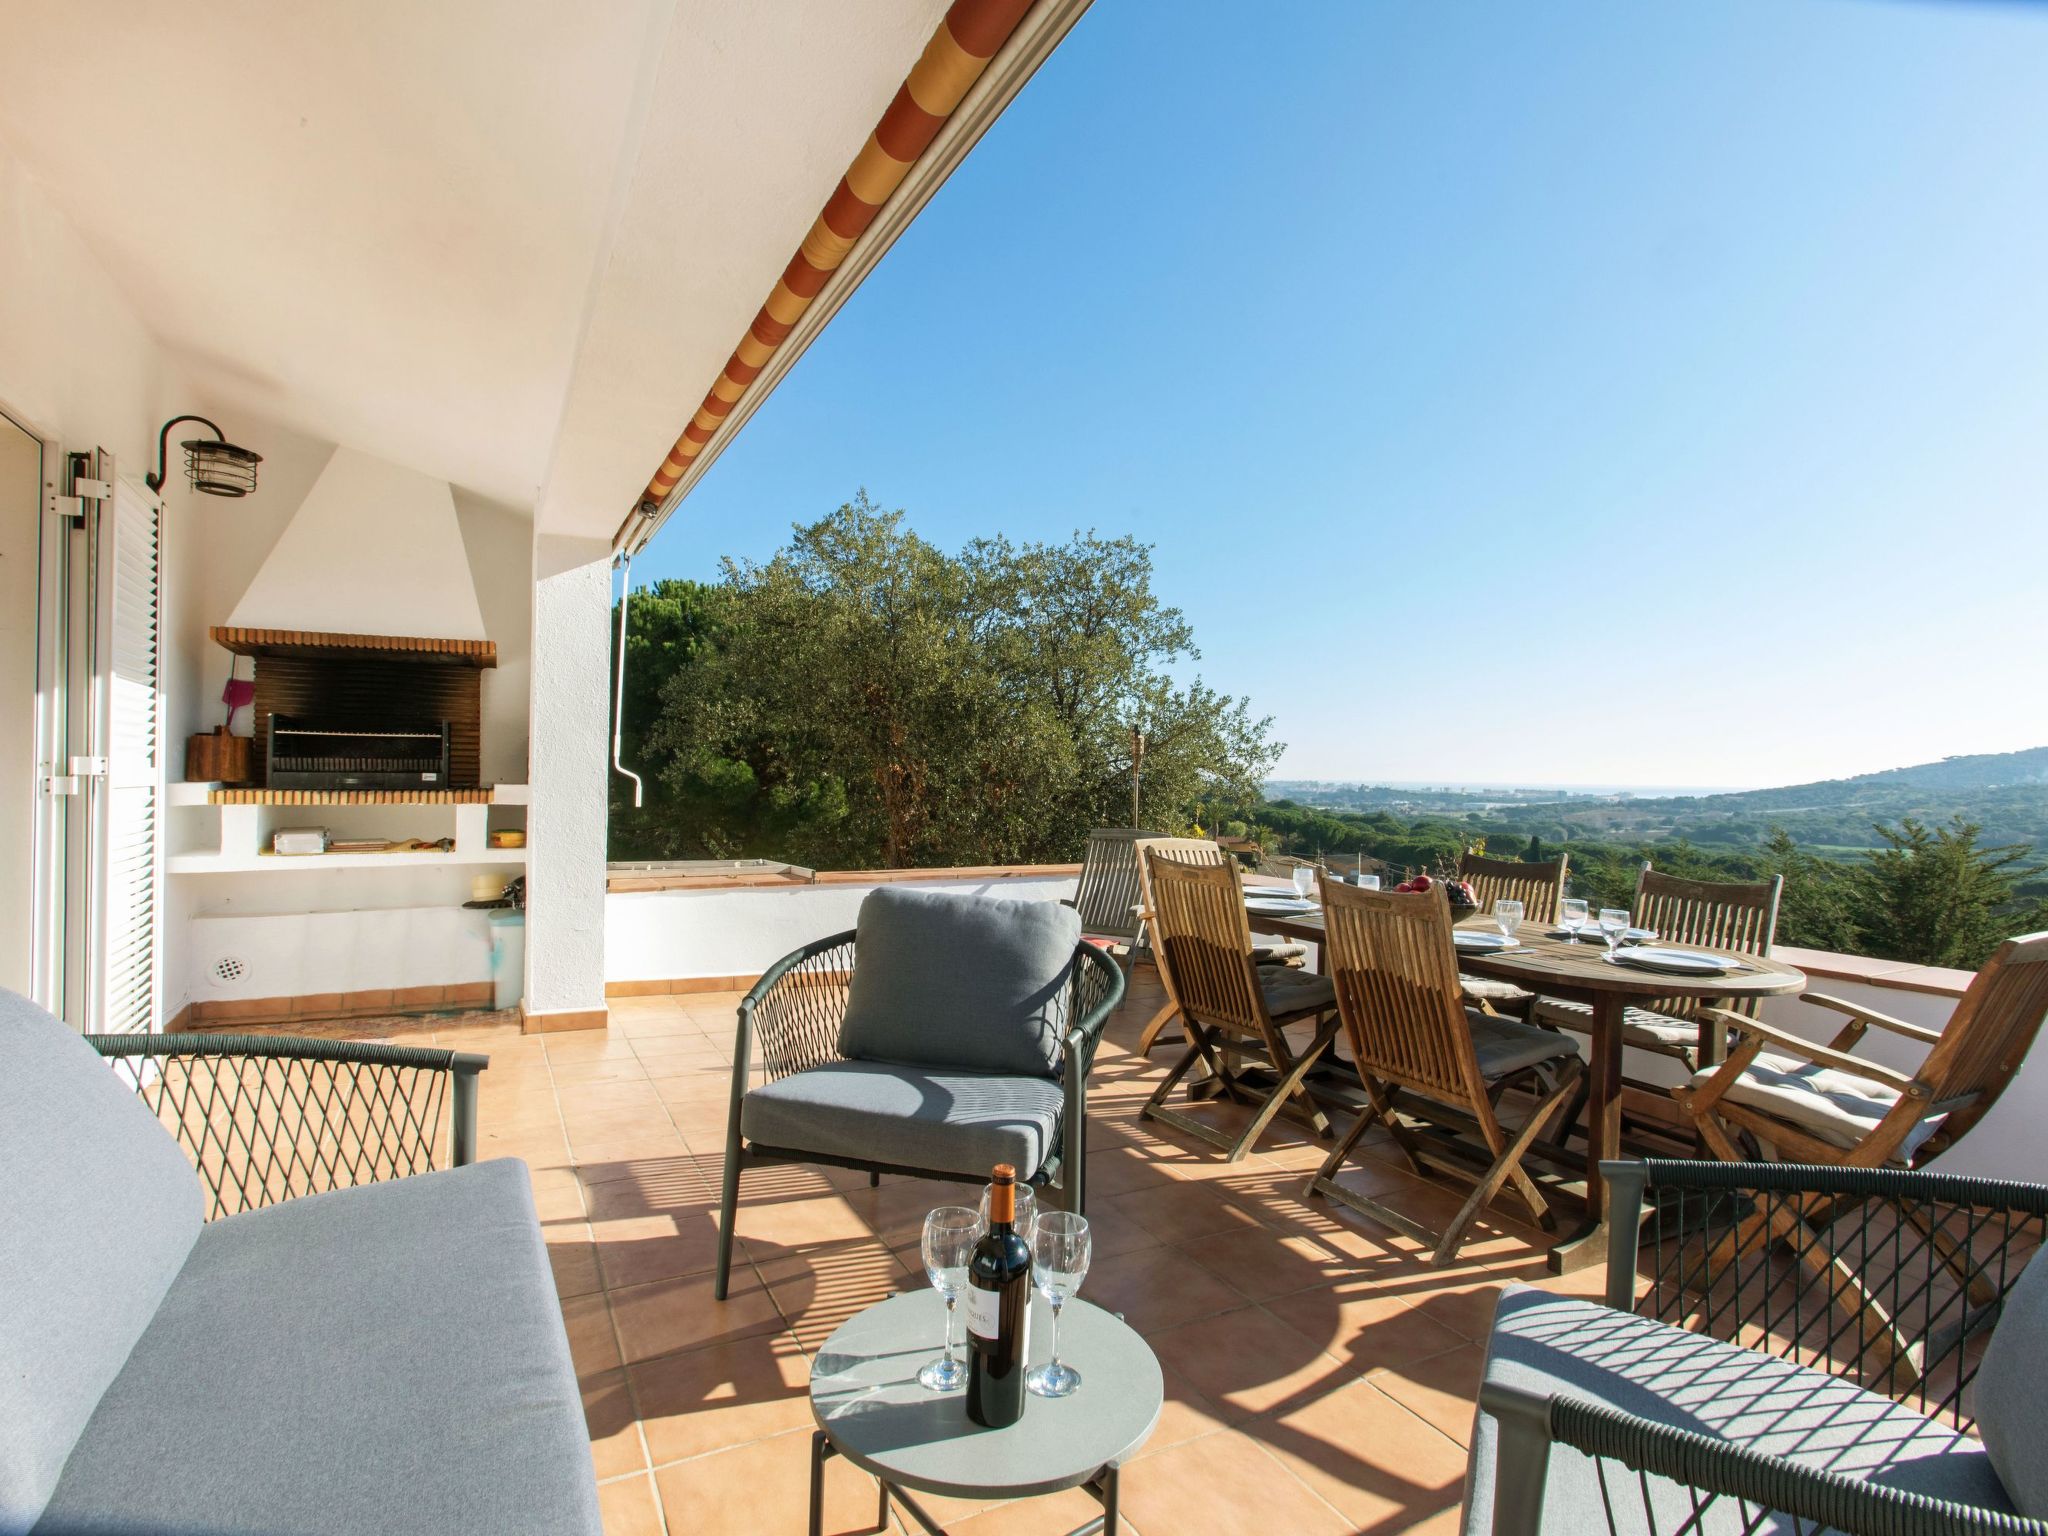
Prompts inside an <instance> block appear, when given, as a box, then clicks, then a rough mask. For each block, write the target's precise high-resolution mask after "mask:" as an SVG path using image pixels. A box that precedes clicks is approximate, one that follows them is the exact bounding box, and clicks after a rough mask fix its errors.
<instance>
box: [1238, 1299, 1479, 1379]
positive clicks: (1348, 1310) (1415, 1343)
mask: <svg viewBox="0 0 2048 1536" xmlns="http://www.w3.org/2000/svg"><path fill="white" fill-rule="evenodd" d="M1265 1305H1266V1309H1267V1310H1268V1311H1269V1312H1271V1313H1272V1314H1273V1315H1274V1316H1275V1317H1277V1318H1279V1319H1280V1320H1281V1321H1282V1322H1284V1323H1286V1324H1287V1325H1288V1326H1289V1327H1291V1328H1294V1329H1296V1330H1298V1331H1299V1332H1300V1333H1302V1334H1303V1335H1304V1336H1306V1337H1307V1338H1308V1340H1309V1341H1310V1342H1311V1343H1313V1344H1314V1345H1315V1346H1316V1347H1317V1348H1318V1349H1323V1350H1327V1351H1328V1352H1329V1353H1330V1354H1333V1355H1335V1356H1336V1357H1337V1358H1338V1359H1339V1360H1342V1361H1343V1362H1344V1363H1345V1364H1346V1365H1348V1366H1350V1367H1351V1368H1352V1369H1353V1370H1355V1371H1358V1372H1360V1373H1362V1374H1363V1373H1369V1372H1372V1371H1375V1370H1378V1369H1380V1368H1381V1367H1383V1366H1390V1365H1406V1364H1410V1363H1412V1362H1414V1361H1417V1360H1426V1359H1428V1358H1429V1357H1430V1356H1432V1355H1440V1354H1442V1353H1444V1352H1445V1351H1446V1350H1451V1349H1456V1348H1458V1347H1459V1346H1460V1345H1462V1344H1464V1343H1465V1342H1466V1339H1465V1336H1464V1335H1463V1334H1461V1333H1458V1332H1456V1331H1455V1330H1454V1329H1450V1328H1446V1327H1445V1326H1444V1325H1443V1324H1442V1323H1439V1322H1437V1321H1436V1320H1435V1319H1433V1318H1429V1317H1425V1316H1422V1315H1421V1314H1419V1313H1418V1312H1417V1311H1416V1310H1415V1308H1413V1307H1412V1306H1410V1305H1408V1303H1407V1302H1406V1300H1404V1298H1403V1296H1402V1287H1401V1286H1400V1285H1387V1284H1374V1283H1371V1282H1352V1283H1348V1284H1345V1285H1339V1286H1326V1287H1322V1288H1319V1289H1316V1290H1311V1291H1298V1292H1296V1293H1295V1294H1294V1295H1292V1296H1276V1297H1274V1298H1273V1299H1272V1300H1270V1301H1268V1302H1267V1303H1266V1304H1265Z"/></svg>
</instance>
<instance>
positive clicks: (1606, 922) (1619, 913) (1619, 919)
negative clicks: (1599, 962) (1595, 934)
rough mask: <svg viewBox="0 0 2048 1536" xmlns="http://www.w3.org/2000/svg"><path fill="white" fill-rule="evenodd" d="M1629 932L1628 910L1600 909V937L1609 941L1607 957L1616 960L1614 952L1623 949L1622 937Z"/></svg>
mask: <svg viewBox="0 0 2048 1536" xmlns="http://www.w3.org/2000/svg"><path fill="white" fill-rule="evenodd" d="M1627 932H1628V910H1627V909H1626V908H1625V907H1602V908H1601V909H1600V937H1601V938H1603V939H1605V940H1606V941H1607V957H1608V958H1609V959H1610V960H1611V959H1613V958H1614V952H1615V951H1616V950H1617V949H1619V948H1621V936H1622V935H1623V934H1625V933H1627Z"/></svg>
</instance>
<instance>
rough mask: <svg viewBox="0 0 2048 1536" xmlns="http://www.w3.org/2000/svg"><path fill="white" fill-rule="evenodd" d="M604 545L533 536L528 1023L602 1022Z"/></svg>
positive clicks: (607, 597) (550, 1026) (607, 581)
mask: <svg viewBox="0 0 2048 1536" xmlns="http://www.w3.org/2000/svg"><path fill="white" fill-rule="evenodd" d="M611 554H612V552H611V546H610V545H609V544H607V543H605V542H604V541H602V540H599V539H576V538H564V537H561V536H559V535H553V534H539V535H536V536H535V538H534V541H533V663H532V666H533V698H532V717H531V718H532V726H531V730H532V736H531V746H530V748H529V756H528V771H527V776H528V778H529V779H530V780H531V782H532V786H533V803H532V805H531V806H529V807H528V808H527V813H526V840H527V853H526V1004H525V1027H526V1029H527V1030H528V1031H529V1032H532V1031H537V1030H555V1029H602V1028H604V1027H605V1024H606V1022H607V1013H606V1009H605V1000H604V884H605V800H606V785H605V774H606V772H607V771H608V767H609V760H610V759H609V746H608V743H609V740H610V733H611V709H610V705H611V692H610V688H609V686H608V684H609V680H610V675H611V654H612V652H611V606H612V578H611V571H612V567H611Z"/></svg>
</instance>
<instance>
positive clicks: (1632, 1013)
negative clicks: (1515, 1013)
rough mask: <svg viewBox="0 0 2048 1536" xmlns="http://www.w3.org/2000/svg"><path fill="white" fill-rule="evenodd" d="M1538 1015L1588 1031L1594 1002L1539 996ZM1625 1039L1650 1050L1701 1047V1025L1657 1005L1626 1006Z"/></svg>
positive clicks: (1623, 1018)
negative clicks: (1669, 1012)
mask: <svg viewBox="0 0 2048 1536" xmlns="http://www.w3.org/2000/svg"><path fill="white" fill-rule="evenodd" d="M1535 1014H1536V1017H1537V1018H1539V1019H1541V1020H1542V1021H1543V1022H1544V1023H1546V1024H1555V1025H1556V1026H1557V1027H1558V1028H1559V1029H1576V1030H1581V1031H1583V1030H1588V1029H1591V1028H1592V1027H1593V1005H1592V1004H1591V1003H1581V1002H1574V1001H1573V1000H1571V999H1569V998H1563V997H1539V998H1538V999H1537V1000H1536V1009H1535ZM1621 1042H1622V1044H1623V1045H1633V1046H1639V1047H1641V1048H1642V1049H1644V1050H1650V1051H1670V1050H1672V1049H1674V1048H1676V1049H1680V1050H1687V1051H1695V1050H1698V1049H1699V1044H1700V1027H1699V1025H1698V1024H1697V1023H1695V1022H1694V1021H1693V1020H1691V1019H1679V1018H1674V1017H1672V1016H1671V1015H1670V1014H1668V1013H1658V1012H1657V1011H1656V1010H1655V1009H1653V1008H1636V1007H1629V1008H1624V1009H1623V1010H1622V1012H1621Z"/></svg>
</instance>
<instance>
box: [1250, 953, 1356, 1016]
mask: <svg viewBox="0 0 2048 1536" xmlns="http://www.w3.org/2000/svg"><path fill="white" fill-rule="evenodd" d="M1259 991H1260V993H1261V994H1263V995H1264V997H1265V999H1266V1012H1267V1013H1268V1014H1270V1015H1271V1016H1272V1017H1273V1018H1275V1019H1280V1018H1284V1017H1286V1016H1288V1015H1290V1014H1297V1013H1310V1012H1313V1011H1314V1010H1316V1009H1319V1008H1334V1007H1336V1006H1337V989H1336V988H1335V987H1333V986H1332V985H1330V978H1329V977H1327V976H1317V975H1314V974H1312V973H1311V972H1308V971H1297V970H1291V969H1288V968H1286V967H1284V966H1277V965H1275V966H1264V967H1261V968H1260V970H1259Z"/></svg>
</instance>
